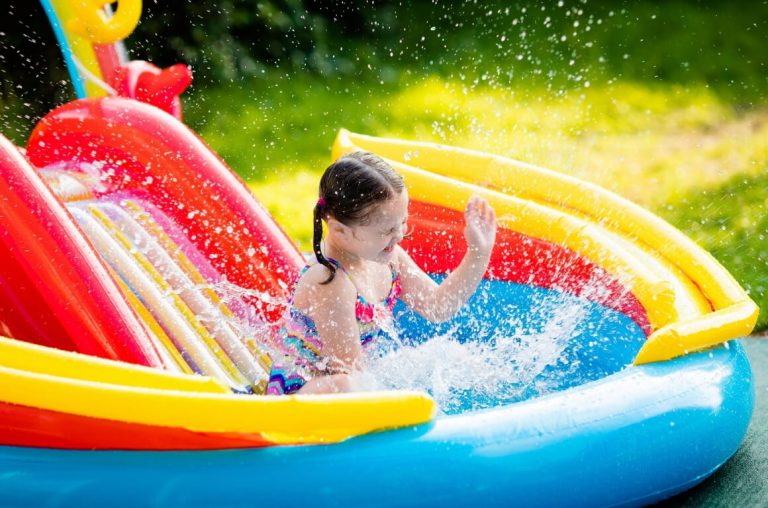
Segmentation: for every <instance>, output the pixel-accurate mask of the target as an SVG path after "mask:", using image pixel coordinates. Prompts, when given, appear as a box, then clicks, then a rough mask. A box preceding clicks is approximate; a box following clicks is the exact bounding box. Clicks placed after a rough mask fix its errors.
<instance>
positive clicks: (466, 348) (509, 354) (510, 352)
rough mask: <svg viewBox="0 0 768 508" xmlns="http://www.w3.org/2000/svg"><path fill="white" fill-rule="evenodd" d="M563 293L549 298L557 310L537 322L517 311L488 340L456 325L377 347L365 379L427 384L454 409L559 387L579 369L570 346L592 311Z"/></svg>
mask: <svg viewBox="0 0 768 508" xmlns="http://www.w3.org/2000/svg"><path fill="white" fill-rule="evenodd" d="M555 300H556V299H550V300H548V301H545V302H542V306H541V311H542V312H543V313H549V314H550V315H551V318H550V319H548V320H547V321H546V322H545V324H544V325H543V326H542V327H540V328H539V329H537V330H530V329H528V330H526V329H525V328H524V327H523V326H522V325H521V324H520V322H519V320H517V319H515V318H510V320H509V322H508V323H506V325H505V326H503V327H501V328H502V329H500V330H497V331H496V332H494V333H493V334H492V335H491V337H490V338H489V339H486V340H482V341H481V340H468V341H463V342H462V341H460V340H458V339H457V337H456V335H457V334H456V329H455V328H454V329H452V330H450V331H448V332H447V333H444V334H441V335H437V336H435V337H431V338H430V339H428V340H426V341H425V342H424V343H422V344H419V345H416V346H410V345H403V346H400V345H399V344H397V341H395V343H394V345H393V346H392V347H390V348H389V349H388V350H386V351H384V352H383V354H378V355H377V354H374V355H371V358H369V365H368V370H367V372H366V373H365V374H363V375H361V383H362V384H364V386H365V387H366V388H367V389H413V390H426V391H427V392H428V393H429V394H430V395H431V396H432V397H433V398H434V399H435V401H436V402H437V404H438V406H439V407H440V409H441V411H443V412H445V413H447V414H453V413H459V412H466V411H474V410H479V409H485V408H490V407H494V406H500V405H504V404H509V403H513V402H517V401H520V400H524V399H527V398H530V397H533V396H539V395H543V394H546V393H549V392H551V391H554V390H556V389H557V388H558V387H559V386H561V385H562V384H563V383H562V380H563V379H564V378H568V377H571V376H573V373H574V372H575V371H576V370H578V360H574V359H572V358H570V357H569V355H566V354H565V353H566V350H567V349H568V348H569V347H571V346H573V345H574V339H575V338H577V337H579V336H580V335H581V334H582V333H583V328H584V324H585V316H586V313H585V307H584V305H583V304H582V303H580V302H569V303H567V304H565V305H564V304H563V302H556V301H555ZM379 353H381V352H379ZM570 382H572V380H571V381H570Z"/></svg>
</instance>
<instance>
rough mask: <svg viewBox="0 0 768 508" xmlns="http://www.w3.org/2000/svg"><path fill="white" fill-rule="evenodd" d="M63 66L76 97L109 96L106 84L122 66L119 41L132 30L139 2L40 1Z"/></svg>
mask: <svg viewBox="0 0 768 508" xmlns="http://www.w3.org/2000/svg"><path fill="white" fill-rule="evenodd" d="M40 2H41V3H42V5H43V8H44V9H45V12H46V14H47V15H48V19H49V21H50V22H51V26H52V27H53V30H54V32H55V34H56V38H57V40H58V43H59V47H60V48H61V52H62V54H63V55H64V60H65V61H66V63H67V68H68V69H69V74H70V77H71V78H72V85H73V86H74V88H75V93H76V94H77V96H78V98H84V97H101V96H105V95H107V94H109V93H113V90H112V89H111V86H110V84H109V82H110V80H111V78H112V76H113V75H114V73H115V72H116V70H117V68H119V67H120V65H121V64H122V63H125V62H122V61H121V60H122V58H121V55H122V54H123V53H124V50H122V48H120V47H119V45H120V41H121V40H122V39H124V38H126V37H127V36H128V35H130V34H131V32H132V31H133V30H134V29H135V28H136V25H137V24H138V22H139V18H140V17H141V9H142V4H141V0H119V2H118V5H117V9H116V10H115V11H114V12H112V11H111V9H108V8H106V6H109V5H110V4H111V3H112V2H109V1H107V0H40Z"/></svg>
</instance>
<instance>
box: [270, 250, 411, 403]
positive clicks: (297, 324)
mask: <svg viewBox="0 0 768 508" xmlns="http://www.w3.org/2000/svg"><path fill="white" fill-rule="evenodd" d="M329 261H330V262H331V263H333V264H334V265H335V266H336V268H338V269H339V270H340V271H341V272H342V273H343V274H344V275H346V276H347V278H348V279H349V280H350V282H352V283H353V284H354V282H353V281H352V277H350V275H349V273H347V271H346V270H345V269H344V267H342V266H341V263H339V262H338V261H336V260H335V259H330V258H329ZM310 266H311V265H307V266H305V267H304V268H303V269H302V271H301V273H300V274H299V278H301V276H302V275H304V273H305V272H306V271H307V270H308V269H309V267H310ZM294 291H295V285H294ZM400 291H401V290H400V276H399V275H398V274H397V272H396V271H395V270H394V269H392V286H391V288H390V290H389V294H388V295H387V297H386V298H385V299H384V301H382V302H380V303H376V304H374V303H370V302H368V301H366V299H365V298H363V296H362V295H361V294H360V293H359V292H358V293H357V301H356V302H355V318H356V320H357V325H358V327H360V344H362V345H363V346H367V345H369V344H373V343H375V342H376V339H378V338H379V337H382V336H387V335H389V334H391V330H392V328H391V327H392V324H393V322H394V316H393V313H392V309H393V308H394V306H395V303H396V301H397V298H398V296H399V295H400ZM387 330H389V331H387ZM278 342H279V344H278V345H279V346H280V347H281V351H280V352H279V353H273V354H272V356H273V358H272V361H273V364H272V369H271V372H270V376H269V383H268V384H267V392H266V393H267V395H282V394H291V393H295V392H296V391H298V390H299V389H300V388H301V387H302V386H304V384H305V383H306V382H307V381H308V380H309V379H311V378H313V377H316V376H318V375H325V374H331V373H332V372H330V370H329V369H328V366H327V363H328V358H324V357H323V344H322V342H321V341H320V337H319V336H318V334H317V326H316V325H315V322H314V321H313V320H312V318H310V317H309V316H307V315H306V314H304V313H303V312H301V311H300V310H298V309H297V308H296V307H294V306H293V295H291V299H290V301H289V302H288V309H287V310H286V312H285V314H284V316H283V322H282V326H281V327H280V331H279V337H278Z"/></svg>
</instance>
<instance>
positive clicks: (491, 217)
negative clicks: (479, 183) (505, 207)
mask: <svg viewBox="0 0 768 508" xmlns="http://www.w3.org/2000/svg"><path fill="white" fill-rule="evenodd" d="M464 220H465V222H466V226H465V227H464V238H465V239H466V240H467V249H468V251H469V252H474V253H476V254H480V255H484V256H489V255H490V254H491V249H493V244H494V242H495V241H496V212H494V210H493V208H492V207H491V205H489V204H488V202H487V201H486V200H485V199H483V198H481V197H479V196H472V198H470V200H469V202H468V203H467V208H466V209H465V210H464Z"/></svg>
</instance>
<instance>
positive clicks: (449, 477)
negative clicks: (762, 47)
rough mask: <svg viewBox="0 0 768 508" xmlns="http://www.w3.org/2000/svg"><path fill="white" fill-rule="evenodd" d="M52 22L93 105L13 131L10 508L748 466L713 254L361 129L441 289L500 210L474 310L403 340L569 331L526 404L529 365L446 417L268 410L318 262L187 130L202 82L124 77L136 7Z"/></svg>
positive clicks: (5, 148)
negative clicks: (185, 102) (274, 345)
mask: <svg viewBox="0 0 768 508" xmlns="http://www.w3.org/2000/svg"><path fill="white" fill-rule="evenodd" d="M43 3H44V5H45V6H46V9H47V12H48V14H49V16H50V17H51V20H52V25H53V26H54V28H55V29H56V30H58V32H57V33H58V36H59V42H60V44H61V46H62V48H63V49H64V53H65V56H66V59H67V60H68V62H71V66H70V70H71V71H72V72H73V81H75V82H76V83H79V85H78V86H76V91H77V92H78V94H79V95H80V96H81V98H80V99H78V100H76V101H74V102H71V103H69V104H65V105H63V106H61V107H59V108H57V109H55V110H54V111H52V112H51V113H50V114H48V115H47V116H46V117H45V118H43V119H42V120H41V121H40V123H39V124H38V125H37V127H36V128H35V129H34V131H33V133H32V135H31V137H30V139H29V141H28V143H27V146H26V148H24V149H22V148H19V147H16V146H14V145H13V144H12V143H10V142H9V141H8V140H6V139H5V138H0V219H1V220H0V222H1V223H2V227H0V258H1V259H2V262H0V335H2V337H0V414H2V418H0V471H2V473H3V474H2V475H0V504H2V505H3V506H19V505H24V506H30V505H49V504H56V505H61V506H83V505H86V504H97V505H110V506H166V505H167V506H178V505H184V506H229V505H243V506H244V505H256V504H258V505H263V504H265V503H275V504H276V503H284V502H286V500H288V501H290V502H291V503H293V504H300V503H301V504H310V503H311V504H312V505H313V506H339V505H348V506H358V505H382V506H416V505H418V506H424V505H447V504H450V505H455V504H459V503H462V504H464V503H472V504H482V505H489V506H490V505H502V506H508V505H509V504H510V503H516V504H520V505H524V506H617V505H622V506H625V505H626V506H632V505H643V504H647V503H650V502H653V501H656V500H659V499H663V498H666V497H669V496H671V495H673V494H675V493H677V492H680V491H682V490H685V489H687V488H689V487H691V486H693V485H695V484H697V483H699V482H701V481H702V480H703V479H704V478H706V477H707V476H709V475H710V474H711V473H713V472H714V471H715V470H717V469H718V468H719V467H720V466H721V465H722V464H723V463H724V462H725V461H726V460H728V458H729V457H730V456H731V455H733V453H734V452H735V451H736V449H737V448H738V447H739V445H740V443H741V441H742V439H743V437H744V434H745V432H746V429H747V426H748V424H749V420H750V418H751V415H752V410H753V398H754V394H753V388H752V374H751V370H750V366H749V362H748V361H747V358H746V356H745V354H744V351H743V349H742V348H741V346H740V345H739V343H738V341H734V340H732V339H735V338H738V337H741V336H744V335H746V334H748V333H749V332H750V331H751V330H752V327H753V326H754V323H755V320H756V316H757V307H756V306H755V304H754V303H753V302H752V301H751V300H750V299H749V297H748V296H747V295H746V293H745V292H744V291H743V290H742V288H741V287H740V286H739V285H738V284H737V283H736V281H735V280H734V279H733V278H732V277H731V276H730V275H729V274H728V273H727V272H726V271H725V270H724V269H723V268H722V267H721V266H720V265H719V264H718V263H717V261H716V260H715V259H714V258H712V257H711V256H710V255H709V254H708V253H706V252H704V251H703V250H702V249H701V248H699V247H698V246H697V245H695V244H694V243H693V242H692V241H691V240H690V239H688V238H686V237H685V236H684V235H683V234H682V233H680V232H679V231H677V230H675V229H674V228H673V227H672V226H670V225H669V224H667V223H665V222H664V221H663V220H661V219H659V218H658V217H656V216H654V215H653V214H651V213H650V212H648V211H646V210H644V209H642V208H640V207H638V206H636V205H634V204H633V203H631V202H629V201H627V200H624V199H623V198H621V197H619V196H616V195H614V194H612V193H610V192H608V191H606V190H604V189H601V188H599V187H596V186H594V185H592V184H589V183H587V182H583V181H580V180H576V179H573V178H570V177H567V176H564V175H562V174H560V173H557V172H554V171H549V170H545V169H542V168H538V167H534V166H531V165H528V164H524V163H521V162H517V161H513V160H510V159H506V158H502V157H498V156H494V155H491V154H486V153H481V152H476V151H470V150H464V149H460V148H455V147H448V146H441V145H434V144H429V143H422V142H414V141H403V140H396V139H384V138H376V137H371V136H364V135H360V134H354V133H351V132H348V131H345V130H343V129H342V130H341V131H340V132H339V134H338V137H337V139H336V142H335V144H334V153H333V157H337V156H339V155H341V154H343V153H347V152H350V151H354V150H358V149H363V150H368V151H372V152H374V153H377V154H379V155H380V156H382V157H384V158H385V159H387V160H388V161H389V162H390V163H391V164H392V165H393V166H394V167H395V168H396V169H397V170H398V171H399V172H401V173H402V174H403V175H404V176H405V181H406V183H407V186H408V191H409V196H410V198H411V204H410V209H409V214H410V218H409V222H410V223H411V224H412V227H413V236H412V237H411V238H409V239H407V240H406V241H405V242H404V248H406V249H407V250H408V252H409V253H410V254H411V255H412V257H413V258H414V260H416V262H417V263H418V264H419V265H420V266H421V267H422V268H423V269H424V270H425V271H427V272H428V273H430V274H431V275H432V276H434V277H435V278H437V279H439V278H440V277H442V276H444V275H445V274H446V273H447V272H449V271H450V270H452V269H453V268H454V267H455V266H456V265H457V264H458V262H459V261H460V259H461V257H462V255H463V252H464V250H465V245H464V243H463V235H462V228H463V217H462V213H461V210H462V209H463V204H464V203H466V201H467V199H468V198H469V197H470V196H471V195H473V194H477V195H481V196H483V197H485V198H486V199H487V200H488V201H489V202H490V203H491V204H492V205H493V206H494V208H495V209H496V211H497V214H498V216H499V223H500V230H499V235H498V238H497V244H496V246H495V248H494V251H493V255H492V260H491V266H490V268H489V270H488V272H487V273H486V276H485V279H484V281H483V282H482V284H481V288H480V290H479V291H478V293H477V295H476V296H475V297H473V299H472V300H471V301H470V302H469V304H468V306H467V308H466V309H464V311H462V312H461V313H460V315H459V316H458V317H457V318H456V319H454V320H453V321H451V322H449V323H446V324H440V325H433V324H429V323H427V322H425V321H424V320H422V319H421V318H419V317H418V316H416V315H414V314H413V313H410V312H408V311H407V310H405V309H400V311H399V313H398V332H399V334H400V335H401V336H402V338H403V341H404V342H405V343H407V344H410V345H408V346H404V347H418V344H419V343H420V342H423V341H424V340H427V339H428V338H429V337H435V336H437V335H441V334H445V333H450V334H451V335H452V337H453V339H454V340H456V341H458V342H472V341H474V342H478V343H487V344H488V345H489V346H493V345H494V344H495V343H496V342H497V341H499V340H500V339H499V337H515V336H516V334H518V333H519V330H520V329H521V327H522V328H523V329H526V330H533V331H536V330H539V331H540V330H542V329H544V328H546V326H547V323H548V318H549V315H551V314H552V313H557V312H558V309H562V308H568V309H570V308H573V307H574V306H575V307H577V308H578V309H579V316H580V317H579V326H578V327H576V329H575V330H572V332H571V333H570V334H569V335H568V337H565V338H564V340H563V344H564V346H563V348H562V350H560V351H559V352H558V355H557V358H554V359H553V361H552V362H550V363H549V364H548V365H547V367H546V368H545V369H543V370H542V371H541V372H539V373H538V374H537V378H536V379H534V380H533V382H532V383H531V386H536V385H537V381H541V383H540V384H546V386H547V389H546V390H539V389H529V390H522V391H520V392H519V393H518V394H517V396H516V397H515V398H513V399H509V398H507V397H506V396H503V395H502V391H503V390H502V385H505V384H508V383H514V382H515V379H514V375H515V374H514V371H513V369H512V368H510V371H509V372H510V373H509V375H508V376H506V377H508V378H509V379H505V378H502V379H499V380H498V384H499V395H498V397H497V398H496V399H494V397H493V396H491V397H490V400H485V401H478V400H476V397H475V396H474V395H473V394H472V392H468V393H467V394H465V395H464V396H463V399H462V396H461V394H460V395H459V399H461V403H460V404H459V405H458V406H457V407H454V408H451V409H450V410H449V411H447V410H446V408H438V407H437V405H436V403H435V401H434V400H433V398H432V397H431V396H430V395H429V394H428V393H426V392H424V391H420V390H417V391H404V390H384V391H375V392H361V393H350V394H338V395H303V396H302V395H294V396H266V395H264V386H265V379H266V375H267V372H269V369H270V357H269V355H268V354H267V352H268V351H269V348H270V345H271V341H272V340H273V337H274V332H275V328H276V327H277V326H279V319H280V315H281V313H282V310H283V308H284V305H285V302H286V298H287V295H288V292H289V290H290V284H291V283H292V281H293V280H294V278H295V277H296V275H297V273H298V270H299V269H300V267H301V266H302V265H303V263H304V258H303V256H302V255H301V253H300V252H299V250H298V249H297V248H296V246H295V245H294V244H293V242H292V241H291V240H290V239H289V238H287V237H286V235H285V234H284V233H283V231H282V230H281V228H280V227H279V226H278V225H277V224H275V222H274V221H273V220H272V219H271V217H270V216H269V214H268V213H267V212H266V211H265V210H264V208H263V207H262V206H261V205H260V204H259V203H258V202H257V200H256V199H255V198H254V197H253V196H252V195H251V194H250V192H249V191H248V189H247V187H246V186H245V184H244V183H243V182H242V181H241V180H240V179H239V178H238V177H237V176H236V175H235V174H234V173H233V172H232V171H231V170H229V169H228V168H227V166H226V164H225V162H224V161H222V160H221V159H220V158H219V157H218V156H217V155H216V154H215V153H214V152H213V151H212V150H211V149H210V148H209V147H207V146H206V145H205V143H204V142H203V141H202V140H201V139H200V138H199V137H198V136H197V135H196V134H195V133H194V132H192V131H191V130H190V129H189V128H188V127H186V126H185V125H184V124H183V123H182V121H181V108H180V101H179V99H178V95H179V93H181V91H183V89H184V87H185V86H186V85H188V84H189V80H190V79H191V76H190V74H189V70H188V69H186V67H184V66H174V67H171V68H169V69H165V70H161V69H158V68H156V67H154V66H151V65H150V64H147V63H143V62H127V61H125V57H124V55H123V52H122V51H121V50H120V46H119V44H118V41H119V39H121V38H123V37H125V36H126V35H127V33H130V30H129V31H128V32H127V33H125V32H124V31H120V30H118V28H119V29H121V30H122V29H123V28H124V25H128V26H129V27H130V28H131V29H132V26H133V25H135V22H136V21H135V19H137V17H136V18H135V19H134V20H133V21H131V20H132V19H133V18H132V17H131V16H134V15H135V7H136V5H135V4H136V2H129V1H127V0H123V1H121V2H119V4H118V8H117V10H116V11H114V12H111V11H109V10H106V11H103V10H102V9H103V8H102V7H101V6H98V10H99V13H101V14H100V15H99V16H97V17H93V16H92V15H93V12H90V11H89V12H88V13H86V12H85V11H87V10H88V8H84V7H82V8H81V7H78V6H79V4H78V3H77V2H68V1H65V0H55V1H53V0H52V1H50V2H48V1H45V0H44V2H43ZM132 8H133V10H132ZM107 9H108V8H107ZM138 12H140V6H139V9H138ZM86 14H87V15H86ZM134 17H135V16H134ZM73 20H75V21H77V22H73ZM110 20H113V23H112V24H109V23H110ZM131 23H133V25H131ZM88 27H91V28H94V27H101V28H102V29H103V30H102V31H101V32H100V31H99V30H87V28H88ZM102 32H103V33H102ZM94 34H97V35H94ZM98 34H100V35H98ZM108 36H111V39H110V38H109V37H108ZM100 37H101V38H100ZM103 37H107V38H106V39H105V38H103ZM86 83H87V85H86ZM94 83H97V84H99V83H101V84H100V85H99V86H96V87H95V88H93V90H91V91H89V89H90V88H92V87H93V84H94ZM542 302H548V303H547V305H546V306H545V305H542ZM545 381H546V383H544V382H545ZM480 402H482V404H480ZM303 475H307V476H303ZM298 484H300V485H301V488H297V485H298ZM393 486H396V487H397V488H393Z"/></svg>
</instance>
